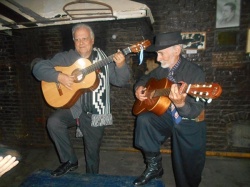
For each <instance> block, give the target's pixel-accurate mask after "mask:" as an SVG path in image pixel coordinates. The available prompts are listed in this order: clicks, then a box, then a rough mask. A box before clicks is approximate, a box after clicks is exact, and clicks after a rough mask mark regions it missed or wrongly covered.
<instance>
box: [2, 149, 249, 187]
mask: <svg viewBox="0 0 250 187" xmlns="http://www.w3.org/2000/svg"><path fill="white" fill-rule="evenodd" d="M19 152H20V153H21V155H22V160H21V162H20V163H19V164H18V165H17V166H16V168H14V169H13V170H11V171H10V172H8V173H6V174H5V175H3V176H2V177H1V178H0V187H17V186H19V185H20V184H21V183H22V182H23V181H25V179H27V177H28V176H29V175H31V174H32V173H34V172H35V171H38V170H54V169H56V168H57V166H58V165H59V161H58V158H57V154H56V152H55V150H54V148H53V147H46V148H19ZM76 152H77V155H78V159H79V168H78V169H77V170H75V171H74V172H75V173H81V174H84V173H85V161H84V154H83V149H77V150H76ZM163 166H164V175H163V177H162V182H163V183H164V184H165V186H166V187H174V186H175V182H174V177H173V173H172V167H171V157H170V155H169V154H163ZM144 168H145V165H144V163H143V159H142V155H141V153H140V152H123V151H104V150H102V151H101V163H100V174H104V175H118V176H133V177H135V176H138V175H140V174H141V173H142V172H143V170H144ZM249 176H250V159H242V158H228V157H226V158H225V157H207V160H206V165H205V169H204V172H203V179H202V182H201V185H200V187H248V186H249V184H250V177H249Z"/></svg>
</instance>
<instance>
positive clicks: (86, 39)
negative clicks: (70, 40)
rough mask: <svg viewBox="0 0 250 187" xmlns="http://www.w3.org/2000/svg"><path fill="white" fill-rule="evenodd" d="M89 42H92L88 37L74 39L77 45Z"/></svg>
mask: <svg viewBox="0 0 250 187" xmlns="http://www.w3.org/2000/svg"><path fill="white" fill-rule="evenodd" d="M89 40H90V37H87V38H74V41H75V42H76V43H81V42H87V41H89Z"/></svg>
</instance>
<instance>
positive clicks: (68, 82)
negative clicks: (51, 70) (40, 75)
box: [57, 73, 74, 90]
mask: <svg viewBox="0 0 250 187" xmlns="http://www.w3.org/2000/svg"><path fill="white" fill-rule="evenodd" d="M57 80H58V82H60V83H61V84H62V85H64V86H65V87H66V88H68V89H70V90H72V88H71V86H72V85H73V84H74V76H69V75H66V74H64V73H59V75H58V77H57Z"/></svg>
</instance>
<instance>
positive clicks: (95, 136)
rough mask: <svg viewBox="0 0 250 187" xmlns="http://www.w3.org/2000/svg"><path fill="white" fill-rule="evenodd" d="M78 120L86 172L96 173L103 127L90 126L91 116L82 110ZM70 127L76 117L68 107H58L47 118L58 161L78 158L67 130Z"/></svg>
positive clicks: (74, 124)
mask: <svg viewBox="0 0 250 187" xmlns="http://www.w3.org/2000/svg"><path fill="white" fill-rule="evenodd" d="M79 121H80V129H81V131H82V133H83V141H84V151H85V159H86V172H87V173H98V172H99V161H100V158H99V153H100V145H101V141H102V137H103V133H104V127H91V116H90V115H88V114H86V113H84V112H83V113H82V114H81V115H80V117H79ZM70 127H76V119H74V118H73V116H72V114H71V111H70V110H69V109H59V110H57V111H55V112H54V113H53V114H52V115H51V116H50V117H49V118H48V122H47V128H48V131H49V134H50V137H51V139H52V140H53V142H54V144H55V146H56V149H57V151H58V154H59V157H60V161H61V162H67V161H70V162H72V163H75V162H76V161H77V160H78V159H77V156H76V154H75V151H74V148H73V145H72V143H71V140H70V136H69V131H68V128H70Z"/></svg>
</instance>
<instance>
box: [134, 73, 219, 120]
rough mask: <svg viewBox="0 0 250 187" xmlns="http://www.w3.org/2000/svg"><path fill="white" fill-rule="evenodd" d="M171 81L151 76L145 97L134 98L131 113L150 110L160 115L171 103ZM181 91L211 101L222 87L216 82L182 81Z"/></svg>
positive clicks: (217, 95) (216, 96) (135, 113)
mask: <svg viewBox="0 0 250 187" xmlns="http://www.w3.org/2000/svg"><path fill="white" fill-rule="evenodd" d="M172 84H173V82H171V81H170V80H168V79H167V78H163V79H161V80H157V79H154V78H151V79H150V80H149V81H148V82H147V84H146V86H145V88H146V90H145V94H146V97H147V99H146V100H144V101H140V100H138V99H137V100H136V101H135V103H134V106H133V114H134V115H139V114H141V113H143V112H146V111H151V112H153V113H155V114H156V115H158V116H160V115H162V114H163V113H164V112H166V110H167V109H168V107H169V105H170V104H171V100H170V99H169V98H168V96H169V93H170V88H171V85H172ZM183 84H184V85H183V91H182V93H184V92H185V93H187V94H189V95H191V96H193V97H195V98H196V99H197V100H199V99H202V100H204V101H205V100H207V102H208V103H209V102H211V101H212V99H216V98H218V97H219V96H220V94H221V93H222V88H221V86H220V85H219V84H218V83H204V84H189V85H188V84H186V83H183Z"/></svg>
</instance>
